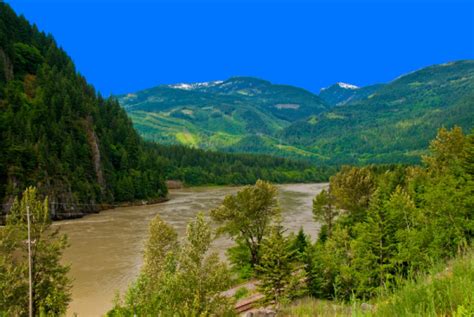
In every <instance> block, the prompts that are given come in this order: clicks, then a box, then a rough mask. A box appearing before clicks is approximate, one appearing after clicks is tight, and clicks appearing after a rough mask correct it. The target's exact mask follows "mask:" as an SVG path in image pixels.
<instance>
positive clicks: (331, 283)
mask: <svg viewBox="0 0 474 317" xmlns="http://www.w3.org/2000/svg"><path fill="white" fill-rule="evenodd" d="M473 147H474V143H473V135H472V134H471V135H470V136H467V137H466V136H465V135H464V134H463V133H462V131H461V129H460V128H454V129H452V130H450V131H448V130H445V129H441V130H440V131H439V133H438V136H437V138H436V139H435V140H433V142H432V143H431V146H430V153H431V154H430V155H428V156H426V157H424V158H423V161H424V166H423V167H408V168H403V167H399V168H395V169H392V170H386V171H384V172H381V171H379V170H377V169H371V168H344V169H342V170H341V172H340V173H339V174H337V175H336V176H334V177H333V178H331V184H330V188H329V191H330V194H331V195H332V196H333V197H334V199H333V201H331V204H334V205H335V206H336V208H339V211H340V213H341V215H340V216H339V217H338V218H337V220H336V222H335V224H334V225H333V224H330V223H329V222H328V221H326V227H329V226H330V225H331V226H333V229H332V232H331V233H330V234H328V230H327V229H328V228H326V230H322V231H321V235H320V239H319V240H318V242H317V243H316V244H315V245H314V246H313V247H312V248H311V249H310V250H308V252H307V254H308V263H307V274H308V280H309V288H310V292H311V294H312V295H313V296H316V297H319V298H328V299H339V300H349V299H351V298H354V297H355V298H360V299H368V298H372V297H373V296H375V295H377V294H379V293H380V292H381V291H387V290H391V289H393V288H394V287H396V286H397V285H398V284H399V283H400V280H403V279H404V278H408V277H411V276H414V275H417V274H420V273H422V272H425V271H426V270H427V269H428V268H429V267H430V266H431V265H432V263H436V262H438V261H443V260H447V259H449V258H451V257H453V256H455V255H456V254H458V253H459V252H462V251H463V250H465V249H466V248H467V246H468V245H469V244H470V243H471V242H472V239H473V237H474V212H473V211H474V200H473V197H474V182H473V178H472V177H473V174H472V156H471V155H472V149H473ZM327 197H328V194H327V193H325V192H322V193H321V194H319V196H318V197H317V198H316V199H315V213H316V215H317V216H318V217H319V215H320V213H321V210H322V211H324V208H326V209H328V208H329V207H330V206H332V205H330V204H329V203H327V204H326V205H325V207H324V206H323V207H321V206H320V205H321V202H324V201H327ZM325 199H326V200H325ZM326 213H327V212H326Z"/></svg>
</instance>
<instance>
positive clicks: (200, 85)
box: [168, 80, 223, 90]
mask: <svg viewBox="0 0 474 317" xmlns="http://www.w3.org/2000/svg"><path fill="white" fill-rule="evenodd" d="M222 83H223V81H222V80H214V81H206V82H202V83H179V84H173V85H168V87H170V88H175V89H183V90H193V89H199V88H207V87H212V86H216V85H219V84H222Z"/></svg>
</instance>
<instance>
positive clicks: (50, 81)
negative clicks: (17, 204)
mask: <svg viewBox="0 0 474 317" xmlns="http://www.w3.org/2000/svg"><path fill="white" fill-rule="evenodd" d="M0 39H1V41H0V43H1V45H0V136H1V138H0V148H1V149H2V154H1V155H0V200H1V201H2V202H3V203H4V205H3V208H2V209H3V211H7V210H8V207H9V205H10V203H11V202H12V200H13V197H15V196H17V195H18V194H19V193H21V192H22V191H23V190H24V189H25V187H26V186H32V185H34V186H38V189H39V191H40V193H41V194H43V195H48V196H49V201H50V204H51V208H52V214H53V216H54V217H56V218H64V217H73V216H77V215H80V214H82V213H83V212H93V211H97V210H99V209H100V208H101V206H100V204H103V203H111V202H117V201H126V200H135V199H155V198H160V197H163V196H165V195H166V192H167V190H166V186H165V184H164V179H163V174H162V167H161V166H160V164H159V163H158V161H156V160H154V159H153V158H151V157H150V156H149V153H148V151H147V150H146V149H145V148H144V144H143V142H142V140H141V138H140V137H139V135H138V134H137V133H136V132H135V130H134V129H133V126H132V123H131V121H130V120H129V118H128V117H127V115H126V113H125V112H124V111H123V109H122V108H121V107H120V106H119V104H118V103H117V102H116V101H115V100H113V99H109V100H104V99H103V98H101V97H99V96H97V94H96V93H95V91H94V89H93V88H92V87H91V86H90V85H88V84H87V82H86V80H85V79H84V78H83V77H81V76H80V75H78V74H77V72H76V70H75V68H74V65H73V63H72V61H71V59H70V58H69V57H68V56H67V55H66V53H65V52H64V51H63V50H62V49H61V48H58V46H57V44H56V42H55V41H54V39H53V38H52V37H51V36H50V35H46V34H44V33H43V32H40V31H38V29H37V28H36V26H31V25H30V24H29V23H28V21H27V20H26V19H25V18H23V17H18V16H16V14H15V12H14V11H13V10H12V9H11V8H10V7H9V6H8V5H6V4H4V3H0ZM0 214H1V212H0Z"/></svg>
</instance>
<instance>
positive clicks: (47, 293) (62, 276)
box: [0, 188, 71, 316]
mask: <svg viewBox="0 0 474 317" xmlns="http://www.w3.org/2000/svg"><path fill="white" fill-rule="evenodd" d="M27 207H29V212H30V221H31V241H32V244H31V254H32V285H33V315H34V316H37V315H40V314H45V315H47V316H60V315H63V314H65V313H66V309H67V306H68V303H69V301H70V300H71V293H70V290H71V280H70V279H69V278H68V277H67V273H68V271H69V267H68V266H67V265H63V264H61V263H60V260H61V256H62V253H63V251H64V249H65V248H66V247H67V237H66V236H65V235H60V234H59V231H58V229H57V228H52V227H51V220H50V215H49V210H48V200H47V199H45V200H44V201H42V200H40V199H38V197H37V191H36V189H34V188H28V189H27V190H25V192H24V193H23V196H22V199H21V200H15V202H14V203H13V206H12V208H11V211H10V214H9V215H8V218H7V224H6V226H5V227H0V316H27V315H28V244H27V243H26V241H28V240H27V239H28V229H27Z"/></svg>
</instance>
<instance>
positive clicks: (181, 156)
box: [147, 143, 336, 186]
mask: <svg viewBox="0 0 474 317" xmlns="http://www.w3.org/2000/svg"><path fill="white" fill-rule="evenodd" d="M147 147H148V149H150V151H151V152H152V153H153V155H154V156H155V157H157V158H159V159H160V160H161V163H162V165H163V167H164V169H163V170H164V173H165V175H166V178H167V179H176V180H181V181H183V182H184V183H185V184H186V185H190V186H192V185H228V184H233V185H245V184H254V183H255V182H256V181H257V180H258V179H263V180H267V181H271V182H275V183H290V182H320V181H327V180H328V179H329V176H330V175H332V174H334V173H335V170H336V169H335V168H334V167H327V166H322V167H315V166H314V165H311V164H310V163H307V162H301V161H293V160H288V159H283V158H277V157H272V156H269V155H258V154H244V153H242V154H237V153H236V154H234V153H232V154H230V153H224V152H212V151H207V150H201V149H193V148H189V147H184V146H180V145H159V144H154V143H148V144H147Z"/></svg>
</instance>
